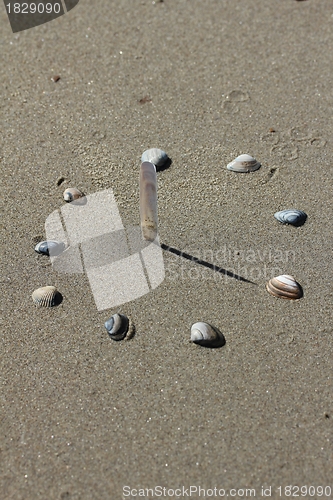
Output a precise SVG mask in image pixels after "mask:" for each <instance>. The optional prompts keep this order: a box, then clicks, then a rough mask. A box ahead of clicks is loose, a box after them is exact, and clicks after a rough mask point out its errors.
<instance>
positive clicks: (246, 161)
mask: <svg viewBox="0 0 333 500" xmlns="http://www.w3.org/2000/svg"><path fill="white" fill-rule="evenodd" d="M260 166H261V163H259V162H258V161H257V160H256V159H255V158H253V156H251V155H248V154H244V155H240V156H237V158H235V159H234V160H233V161H232V162H231V163H229V164H228V165H227V169H228V170H232V171H233V172H241V173H242V172H243V173H246V172H254V171H255V170H258V168H260Z"/></svg>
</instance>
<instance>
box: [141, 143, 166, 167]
mask: <svg viewBox="0 0 333 500" xmlns="http://www.w3.org/2000/svg"><path fill="white" fill-rule="evenodd" d="M168 160H169V157H168V155H167V154H166V152H165V151H163V150H162V149H158V148H151V149H147V150H146V151H145V152H144V153H143V154H142V156H141V162H142V163H143V162H145V161H149V162H150V163H153V165H155V167H162V166H163V165H164V164H165V163H166V162H167V161H168Z"/></svg>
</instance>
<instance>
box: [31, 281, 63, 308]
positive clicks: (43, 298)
mask: <svg viewBox="0 0 333 500" xmlns="http://www.w3.org/2000/svg"><path fill="white" fill-rule="evenodd" d="M32 300H33V301H34V303H35V304H36V305H37V306H42V307H53V306H57V305H59V304H60V303H61V302H62V295H61V293H59V292H58V290H57V289H56V287H55V286H43V287H41V288H37V290H35V291H34V292H33V293H32Z"/></svg>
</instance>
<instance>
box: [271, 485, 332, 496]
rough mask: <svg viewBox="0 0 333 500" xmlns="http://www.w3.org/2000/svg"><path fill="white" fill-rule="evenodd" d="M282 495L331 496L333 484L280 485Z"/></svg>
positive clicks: (278, 488)
mask: <svg viewBox="0 0 333 500" xmlns="http://www.w3.org/2000/svg"><path fill="white" fill-rule="evenodd" d="M276 489H277V491H278V494H279V496H280V497H315V496H316V497H326V498H327V497H331V495H332V488H331V486H292V485H288V486H278V487H277V488H276Z"/></svg>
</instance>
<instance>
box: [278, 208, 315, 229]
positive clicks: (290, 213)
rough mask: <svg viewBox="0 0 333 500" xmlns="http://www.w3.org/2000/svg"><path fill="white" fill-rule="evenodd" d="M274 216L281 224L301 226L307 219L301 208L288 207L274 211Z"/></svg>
mask: <svg viewBox="0 0 333 500" xmlns="http://www.w3.org/2000/svg"><path fill="white" fill-rule="evenodd" d="M274 217H275V218H276V220H278V221H279V222H282V224H291V225H293V226H302V225H303V224H304V222H305V221H306V219H307V215H306V213H305V212H303V211H302V210H296V209H293V208H292V209H290V210H281V212H276V213H275V214H274Z"/></svg>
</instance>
